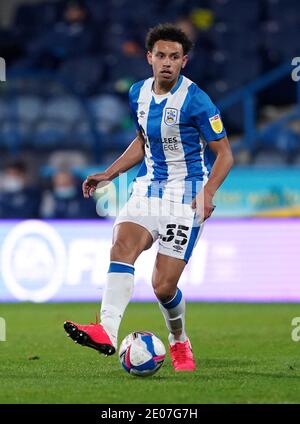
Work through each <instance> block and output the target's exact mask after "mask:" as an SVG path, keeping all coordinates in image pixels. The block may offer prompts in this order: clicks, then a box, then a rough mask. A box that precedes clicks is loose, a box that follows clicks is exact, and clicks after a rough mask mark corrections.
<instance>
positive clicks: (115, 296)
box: [100, 261, 134, 348]
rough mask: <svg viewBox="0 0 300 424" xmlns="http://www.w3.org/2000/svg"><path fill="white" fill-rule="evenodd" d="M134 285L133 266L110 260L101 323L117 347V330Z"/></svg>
mask: <svg viewBox="0 0 300 424" xmlns="http://www.w3.org/2000/svg"><path fill="white" fill-rule="evenodd" d="M133 287H134V266H133V265H131V264H126V263H124V262H115V261H112V262H111V263H110V266H109V270H108V274H107V283H106V286H105V289H104V293H103V298H102V303H101V311H100V316H101V324H102V325H103V328H104V329H105V331H107V333H108V335H109V337H110V339H111V341H112V343H113V345H114V347H115V348H117V345H118V331H119V327H120V324H121V320H122V318H123V314H124V311H125V309H126V307H127V305H128V303H129V301H130V299H131V296H132V293H133Z"/></svg>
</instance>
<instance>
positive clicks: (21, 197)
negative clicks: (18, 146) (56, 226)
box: [0, 161, 41, 219]
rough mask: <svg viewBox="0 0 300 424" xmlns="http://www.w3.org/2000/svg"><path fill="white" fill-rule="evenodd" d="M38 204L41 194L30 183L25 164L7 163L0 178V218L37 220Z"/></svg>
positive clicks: (19, 162) (18, 162) (17, 162)
mask: <svg viewBox="0 0 300 424" xmlns="http://www.w3.org/2000/svg"><path fill="white" fill-rule="evenodd" d="M40 202H41V192H40V190H39V188H38V187H36V186H34V185H33V184H31V183H30V179H29V174H28V170H27V167H26V165H25V163H24V162H22V161H14V162H11V163H9V164H8V165H7V166H6V167H5V170H4V172H3V174H2V178H1V191H0V218H5V219H8V218H10V219H17V218H23V219H25V218H38V217H39V209H40Z"/></svg>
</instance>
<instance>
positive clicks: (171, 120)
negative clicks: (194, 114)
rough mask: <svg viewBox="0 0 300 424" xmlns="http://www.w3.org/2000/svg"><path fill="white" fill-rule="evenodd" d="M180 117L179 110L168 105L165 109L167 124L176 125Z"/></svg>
mask: <svg viewBox="0 0 300 424" xmlns="http://www.w3.org/2000/svg"><path fill="white" fill-rule="evenodd" d="M177 118H178V110H177V109H174V108H171V107H167V108H166V109H165V116H164V122H165V124H166V125H175V124H176V123H177Z"/></svg>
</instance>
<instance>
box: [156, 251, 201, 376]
mask: <svg viewBox="0 0 300 424" xmlns="http://www.w3.org/2000/svg"><path fill="white" fill-rule="evenodd" d="M185 265H186V262H185V261H184V260H182V259H178V258H174V257H171V256H166V255H162V254H160V253H158V255H157V257H156V262H155V266H154V271H153V278H152V285H153V288H154V292H155V295H156V297H157V299H158V300H159V307H160V310H161V311H162V313H163V316H164V318H165V321H166V325H167V328H168V330H169V332H170V333H169V344H170V355H171V358H172V363H173V366H174V368H175V371H194V370H195V369H196V364H195V360H194V357H193V353H192V348H191V344H190V341H189V339H188V337H187V335H186V331H185V300H184V298H183V296H182V292H181V290H180V289H179V288H178V287H177V284H178V281H179V278H180V276H181V274H182V271H183V270H184V267H185Z"/></svg>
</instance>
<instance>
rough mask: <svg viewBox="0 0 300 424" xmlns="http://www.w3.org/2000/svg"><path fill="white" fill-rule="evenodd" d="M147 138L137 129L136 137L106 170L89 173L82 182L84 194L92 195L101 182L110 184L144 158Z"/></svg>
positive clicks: (86, 195)
mask: <svg viewBox="0 0 300 424" xmlns="http://www.w3.org/2000/svg"><path fill="white" fill-rule="evenodd" d="M144 144H145V140H144V137H143V135H142V133H141V132H140V131H137V136H136V138H135V139H134V140H133V141H132V143H131V144H130V145H129V146H128V148H127V149H126V150H125V152H124V153H123V154H122V155H121V156H120V157H119V158H118V159H117V160H116V161H115V162H114V163H113V164H112V165H111V166H109V167H108V168H107V169H106V170H105V171H104V172H101V173H99V174H93V175H89V176H88V177H87V178H86V179H85V180H84V182H83V184H82V191H83V196H84V197H86V198H88V197H89V196H92V195H93V193H94V191H95V190H96V188H97V186H98V184H99V183H103V184H102V185H101V186H103V185H105V182H106V183H107V184H108V183H109V182H110V181H112V180H113V179H114V178H115V177H117V176H118V175H119V174H122V173H123V172H126V171H127V170H128V169H130V168H132V167H133V166H135V165H137V164H138V163H139V162H141V160H142V159H143V158H144V155H145V149H144Z"/></svg>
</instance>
